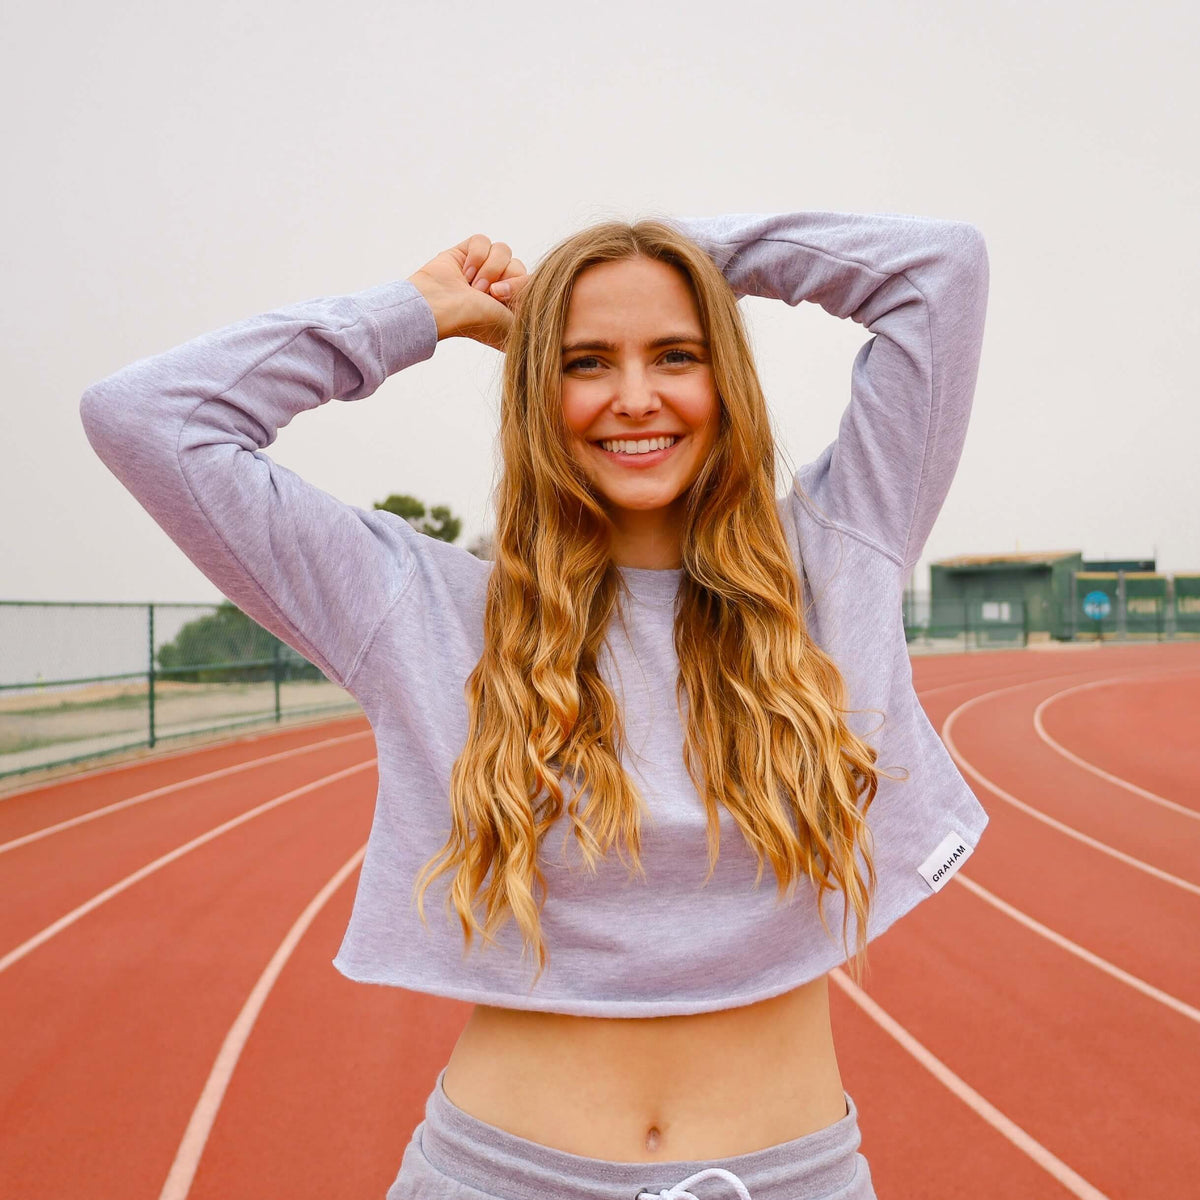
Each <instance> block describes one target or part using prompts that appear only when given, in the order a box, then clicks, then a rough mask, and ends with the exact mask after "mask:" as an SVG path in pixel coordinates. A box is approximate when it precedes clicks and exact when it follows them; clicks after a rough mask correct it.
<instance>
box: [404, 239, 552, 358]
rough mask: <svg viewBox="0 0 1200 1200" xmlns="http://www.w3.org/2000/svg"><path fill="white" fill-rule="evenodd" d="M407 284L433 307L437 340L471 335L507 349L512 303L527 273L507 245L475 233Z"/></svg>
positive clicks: (499, 347) (443, 253)
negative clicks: (505, 346) (505, 345)
mask: <svg viewBox="0 0 1200 1200" xmlns="http://www.w3.org/2000/svg"><path fill="white" fill-rule="evenodd" d="M408 281H409V283H411V284H412V285H413V286H414V287H415V288H416V289H417V290H418V291H419V292H420V293H421V295H422V296H424V297H425V299H426V301H427V302H428V303H429V307H430V308H431V309H433V315H434V317H435V318H436V320H437V333H438V340H439V341H440V340H441V339H442V338H447V337H468V338H473V339H474V340H475V341H477V342H482V343H483V344H484V345H485V346H494V347H495V348H496V349H497V350H503V349H504V344H505V341H506V339H507V337H508V331H509V329H510V328H511V327H512V322H513V315H512V305H513V302H514V301H515V300H516V298H517V297H518V296H519V295H520V294H521V291H522V289H523V288H524V287H525V285H526V284H527V283H528V282H529V273H528V272H527V271H526V270H525V264H524V263H523V262H521V260H520V259H519V258H513V256H512V249H511V248H510V247H509V246H507V245H506V244H505V243H504V242H493V241H492V240H491V239H490V238H488V237H486V236H484V234H482V233H476V234H473V235H472V236H471V237H469V238H464V239H463V240H462V241H461V242H459V243H458V245H457V246H452V247H451V248H450V249H449V250H443V251H442V252H441V254H439V255H438V256H437V257H436V258H433V259H431V260H430V261H429V262H427V263H426V264H425V265H424V266H423V267H422V268H421V269H420V270H419V271H414V272H413V273H412V274H411V275H410V276H409V277H408Z"/></svg>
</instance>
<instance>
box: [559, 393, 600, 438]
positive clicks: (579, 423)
mask: <svg viewBox="0 0 1200 1200" xmlns="http://www.w3.org/2000/svg"><path fill="white" fill-rule="evenodd" d="M562 409H563V421H564V422H565V423H566V426H567V428H568V429H569V430H570V431H571V432H572V433H573V434H575V435H577V436H578V437H583V436H584V434H586V433H587V430H588V427H589V426H590V425H591V424H592V422H593V421H594V420H595V417H596V413H595V409H596V406H595V405H594V404H589V403H588V402H587V398H586V397H585V396H581V395H579V394H578V392H577V391H576V390H575V389H574V388H571V387H570V386H568V385H567V384H566V383H565V382H564V384H563V389H562Z"/></svg>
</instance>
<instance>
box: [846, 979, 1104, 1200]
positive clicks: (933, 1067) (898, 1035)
mask: <svg viewBox="0 0 1200 1200" xmlns="http://www.w3.org/2000/svg"><path fill="white" fill-rule="evenodd" d="M829 975H830V978H832V979H833V982H834V983H836V984H837V985H838V987H840V988H841V989H842V991H843V992H845V993H846V995H847V996H849V998H850V999H851V1000H853V1001H854V1003H855V1004H857V1005H858V1007H859V1008H861V1009H862V1010H863V1012H865V1013H866V1014H867V1016H868V1017H870V1018H871V1020H872V1021H874V1022H875V1024H876V1025H878V1026H879V1027H880V1028H881V1029H883V1031H884V1032H885V1033H887V1034H888V1035H889V1036H891V1037H892V1038H894V1039H895V1040H896V1041H897V1042H899V1043H900V1045H901V1046H902V1047H903V1048H904V1049H905V1050H907V1051H908V1053H909V1054H911V1055H912V1056H913V1058H915V1059H916V1060H917V1062H919V1063H920V1064H921V1066H923V1067H924V1068H925V1069H926V1070H927V1071H928V1072H929V1073H930V1074H931V1075H932V1076H933V1077H934V1078H935V1079H936V1080H937V1081H938V1082H939V1083H941V1084H942V1085H943V1086H944V1087H946V1088H947V1089H948V1090H949V1091H951V1092H952V1093H953V1094H954V1095H955V1096H957V1097H958V1099H959V1100H961V1101H962V1102H963V1103H964V1104H965V1105H966V1106H967V1107H968V1108H969V1109H971V1110H972V1112H974V1113H975V1114H976V1115H977V1116H979V1117H982V1118H983V1120H985V1121H986V1122H987V1123H988V1124H989V1125H990V1126H991V1127H992V1128H993V1129H994V1130H996V1132H997V1133H999V1134H1000V1135H1001V1136H1002V1137H1005V1138H1007V1139H1008V1140H1009V1141H1010V1142H1012V1144H1013V1145H1014V1146H1016V1148H1017V1149H1018V1150H1020V1151H1021V1153H1022V1154H1025V1155H1027V1156H1028V1157H1029V1158H1031V1159H1033V1161H1034V1162H1035V1163H1037V1165H1038V1166H1039V1167H1041V1168H1042V1170H1044V1171H1045V1172H1046V1173H1047V1174H1048V1175H1050V1176H1052V1177H1053V1178H1054V1179H1055V1180H1057V1181H1058V1182H1059V1183H1061V1184H1062V1186H1063V1187H1065V1188H1066V1189H1067V1191H1069V1192H1070V1193H1071V1195H1072V1196H1078V1197H1079V1200H1108V1197H1107V1196H1105V1194H1104V1193H1103V1192H1101V1191H1100V1190H1099V1189H1098V1188H1095V1187H1093V1186H1092V1185H1091V1184H1090V1183H1088V1181H1087V1180H1086V1179H1084V1178H1083V1176H1082V1175H1080V1174H1078V1173H1077V1172H1075V1171H1073V1170H1071V1168H1070V1167H1068V1166H1067V1164H1066V1163H1065V1162H1063V1161H1062V1159H1060V1158H1057V1157H1056V1156H1055V1155H1053V1154H1051V1153H1050V1151H1049V1150H1047V1149H1046V1147H1045V1146H1043V1145H1042V1144H1041V1142H1039V1141H1037V1140H1036V1139H1035V1138H1033V1137H1031V1136H1030V1135H1029V1134H1028V1133H1026V1132H1025V1130H1023V1129H1022V1128H1021V1127H1020V1125H1018V1124H1017V1123H1016V1122H1015V1121H1013V1120H1011V1119H1010V1118H1009V1117H1006V1116H1005V1115H1004V1114H1003V1113H1002V1112H1001V1111H1000V1110H999V1109H998V1108H996V1106H995V1105H994V1104H992V1103H990V1102H989V1101H987V1100H985V1099H984V1098H983V1097H982V1096H981V1095H980V1094H979V1093H978V1092H977V1091H976V1090H975V1089H974V1088H973V1087H971V1085H970V1084H969V1083H967V1082H966V1080H964V1079H962V1078H961V1077H960V1076H958V1075H955V1073H954V1072H953V1071H952V1070H950V1068H949V1067H948V1066H946V1064H945V1063H944V1062H942V1060H941V1059H940V1058H938V1057H937V1056H936V1055H934V1054H933V1053H932V1052H931V1051H930V1050H928V1049H927V1048H926V1047H925V1046H924V1045H923V1044H922V1043H921V1042H918V1041H917V1039H916V1038H915V1037H913V1035H912V1034H911V1033H909V1032H908V1030H907V1029H905V1028H904V1026H903V1025H901V1024H900V1022H899V1021H897V1020H896V1019H895V1017H893V1016H891V1014H890V1013H888V1012H887V1011H886V1010H885V1009H883V1008H881V1007H880V1006H879V1005H878V1004H876V1003H875V1001H874V1000H872V999H871V997H870V996H868V995H867V993H866V992H864V991H863V990H862V988H860V987H859V986H858V985H857V984H856V983H854V981H853V980H852V979H850V978H849V976H847V975H845V974H844V973H843V972H842V969H841V968H840V967H835V968H834V969H833V970H832V971H830V972H829Z"/></svg>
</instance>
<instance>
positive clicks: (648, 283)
mask: <svg viewBox="0 0 1200 1200" xmlns="http://www.w3.org/2000/svg"><path fill="white" fill-rule="evenodd" d="M562 404H563V416H564V418H565V420H566V425H567V429H568V432H569V435H570V449H571V453H572V455H573V456H574V458H575V460H576V461H577V462H578V463H579V464H580V466H582V468H583V470H584V471H585V472H586V473H587V476H588V478H589V479H590V480H591V481H592V484H593V485H594V486H595V487H596V489H597V490H598V491H599V493H600V494H601V495H602V496H603V498H604V500H605V501H606V503H607V506H608V510H609V514H610V516H611V517H612V520H613V523H614V525H615V527H616V529H615V535H614V546H613V553H614V559H615V561H616V562H618V563H620V564H621V565H624V566H636V567H674V566H678V565H679V561H680V546H679V531H680V529H681V527H682V517H683V512H684V504H685V496H686V493H687V490H688V488H689V487H691V485H692V482H693V481H694V480H695V478H696V476H697V474H699V472H700V468H701V467H702V466H703V465H704V463H705V461H706V460H707V458H708V456H709V454H710V453H711V452H712V449H713V446H714V445H715V444H716V440H717V433H718V430H719V426H720V399H719V398H718V396H717V389H716V384H715V381H714V379H713V371H712V363H711V360H710V358H709V351H708V345H707V343H706V341H705V337H704V326H703V324H702V322H701V320H700V310H699V308H698V306H697V304H696V297H695V295H694V294H693V292H692V288H691V285H690V283H689V282H688V279H687V276H686V275H685V274H684V273H683V272H682V271H681V270H679V269H678V268H676V267H673V266H670V265H669V264H667V263H663V262H659V261H657V260H654V259H647V258H631V259H623V260H621V261H619V262H606V263H598V264H596V265H595V266H591V267H588V268H587V269H586V270H584V271H582V272H581V273H580V274H579V276H578V277H577V278H576V280H575V284H574V287H573V289H572V292H571V303H570V308H569V309H568V312H567V322H566V328H565V331H564V334H563V346H562ZM664 438H665V439H667V441H666V444H665V446H664V443H663V441H662V440H661V439H664ZM655 439H660V440H658V441H656V440H655ZM614 443H616V444H615V445H614ZM638 443H641V444H640V445H639V444H638ZM647 443H648V446H649V447H654V446H656V445H657V446H663V447H664V448H661V449H653V448H650V449H648V447H647ZM647 449H648V452H644V453H638V451H647Z"/></svg>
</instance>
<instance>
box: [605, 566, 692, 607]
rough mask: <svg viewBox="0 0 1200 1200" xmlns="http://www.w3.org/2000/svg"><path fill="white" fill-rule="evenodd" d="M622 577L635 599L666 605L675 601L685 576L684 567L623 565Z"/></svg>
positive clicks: (619, 568)
mask: <svg viewBox="0 0 1200 1200" xmlns="http://www.w3.org/2000/svg"><path fill="white" fill-rule="evenodd" d="M617 570H618V571H620V572H621V578H622V579H624V581H625V586H626V587H628V588H629V591H630V593H631V594H632V595H633V597H634V599H636V600H640V601H641V602H642V603H643V604H654V605H661V606H666V605H668V604H673V603H674V602H675V596H676V594H677V593H678V591H679V581H680V580H681V579H682V578H683V568H682V567H622V566H618V567H617Z"/></svg>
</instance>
